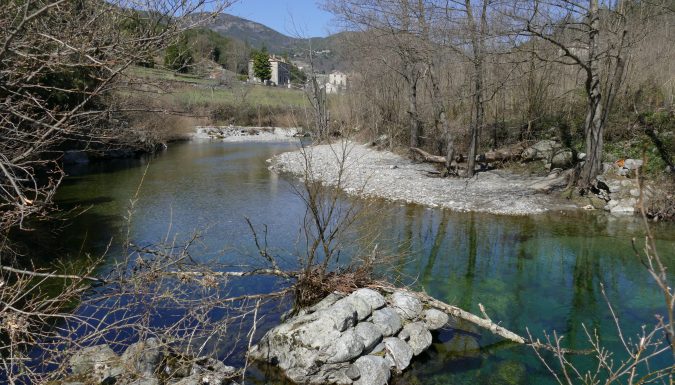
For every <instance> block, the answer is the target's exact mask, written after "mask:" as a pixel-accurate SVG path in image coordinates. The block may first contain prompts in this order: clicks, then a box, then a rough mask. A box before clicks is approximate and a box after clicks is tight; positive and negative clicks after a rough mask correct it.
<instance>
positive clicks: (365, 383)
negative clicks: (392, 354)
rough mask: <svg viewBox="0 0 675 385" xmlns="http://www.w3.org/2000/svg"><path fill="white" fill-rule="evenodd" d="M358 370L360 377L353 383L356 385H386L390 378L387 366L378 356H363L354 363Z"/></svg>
mask: <svg viewBox="0 0 675 385" xmlns="http://www.w3.org/2000/svg"><path fill="white" fill-rule="evenodd" d="M354 366H356V367H357V368H358V370H359V373H360V377H359V379H358V380H356V381H354V384H356V385H386V384H387V382H388V381H389V377H390V376H391V372H390V371H389V365H388V364H387V362H386V361H385V359H384V358H382V357H378V356H370V355H368V356H363V357H360V358H359V359H358V360H356V362H354Z"/></svg>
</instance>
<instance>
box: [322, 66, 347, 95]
mask: <svg viewBox="0 0 675 385" xmlns="http://www.w3.org/2000/svg"><path fill="white" fill-rule="evenodd" d="M346 90H347V74H345V73H344V72H341V71H333V72H331V73H330V74H329V75H328V83H326V93H328V94H337V93H340V92H344V91H346Z"/></svg>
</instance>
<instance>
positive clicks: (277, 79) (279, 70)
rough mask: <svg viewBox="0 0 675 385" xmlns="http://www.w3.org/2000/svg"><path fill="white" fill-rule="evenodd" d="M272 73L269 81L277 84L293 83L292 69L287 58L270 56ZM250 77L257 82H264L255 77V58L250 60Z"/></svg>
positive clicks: (288, 84) (286, 84)
mask: <svg viewBox="0 0 675 385" xmlns="http://www.w3.org/2000/svg"><path fill="white" fill-rule="evenodd" d="M269 61H270V67H271V69H272V75H271V77H270V80H269V82H270V83H271V84H272V85H275V86H290V85H291V69H290V66H289V65H288V63H286V60H284V58H282V57H278V56H276V55H270V58H269ZM248 78H249V80H250V81H252V82H255V83H262V81H261V80H260V79H258V78H257V77H255V74H254V71H253V59H251V60H249V61H248Z"/></svg>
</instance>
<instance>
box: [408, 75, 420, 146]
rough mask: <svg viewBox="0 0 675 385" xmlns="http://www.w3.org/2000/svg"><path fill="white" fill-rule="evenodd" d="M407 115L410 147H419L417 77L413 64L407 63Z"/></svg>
mask: <svg viewBox="0 0 675 385" xmlns="http://www.w3.org/2000/svg"><path fill="white" fill-rule="evenodd" d="M408 67H409V70H408V76H407V79H408V115H409V118H410V147H419V145H420V135H421V132H420V131H421V130H420V118H419V113H418V111H417V82H418V79H417V78H418V77H417V73H416V69H415V63H408Z"/></svg>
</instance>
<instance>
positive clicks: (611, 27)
mask: <svg viewBox="0 0 675 385" xmlns="http://www.w3.org/2000/svg"><path fill="white" fill-rule="evenodd" d="M650 8H651V7H650V6H648V5H646V4H643V3H636V2H629V1H617V2H610V3H602V4H600V3H599V2H598V1H597V0H588V1H586V2H569V1H553V2H541V1H538V0H537V1H526V2H518V3H517V5H515V6H514V7H513V9H517V11H513V12H511V15H515V17H514V20H515V21H516V23H517V24H516V25H518V26H519V28H521V29H522V31H523V34H524V35H525V36H529V37H533V38H537V39H540V40H542V41H544V42H546V43H548V44H550V45H551V46H552V47H554V48H555V49H557V50H558V57H557V58H554V59H552V60H554V61H555V62H557V63H559V64H562V65H568V66H573V67H576V68H578V69H579V71H580V73H582V74H583V83H584V91H585V95H586V116H585V120H584V133H585V145H586V159H585V162H584V165H583V167H582V169H581V172H580V176H579V180H578V185H579V186H580V187H582V188H587V187H589V186H590V185H591V183H592V181H593V179H594V178H595V176H597V175H598V174H599V173H601V172H602V156H603V149H604V130H605V126H606V123H607V117H608V115H609V113H610V112H611V110H612V106H613V104H614V100H615V98H616V95H617V93H618V92H619V89H620V87H621V85H622V82H623V80H624V70H625V68H626V63H627V61H628V58H629V52H628V50H629V48H630V47H631V46H632V45H633V44H635V42H636V41H638V40H639V39H641V38H642V35H643V32H642V31H641V29H640V28H641V27H640V25H641V20H643V18H644V17H646V16H647V14H648V13H649V9H650Z"/></svg>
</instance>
